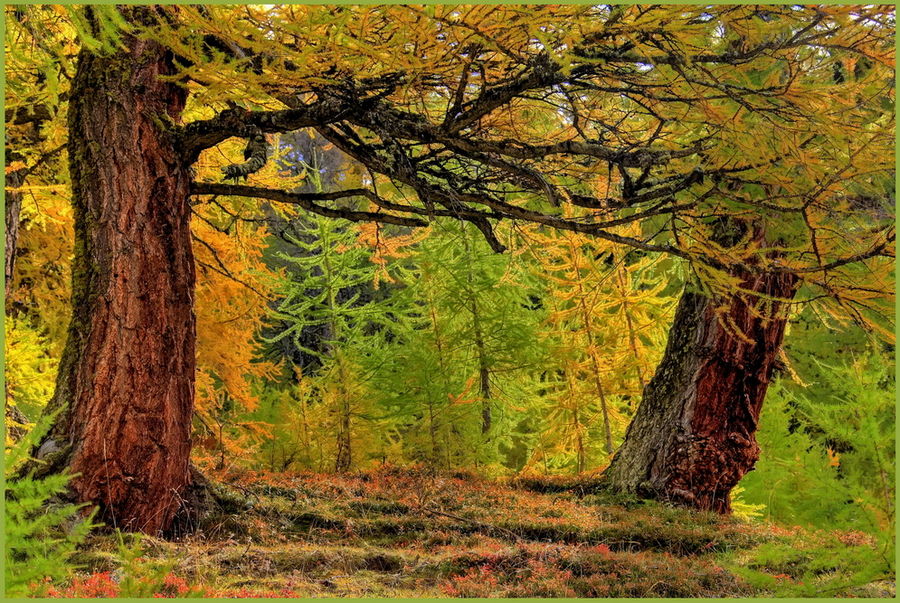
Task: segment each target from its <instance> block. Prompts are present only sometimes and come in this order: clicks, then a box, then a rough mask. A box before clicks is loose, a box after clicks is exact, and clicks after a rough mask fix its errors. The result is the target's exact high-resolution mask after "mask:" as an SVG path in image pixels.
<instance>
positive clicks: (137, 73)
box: [37, 7, 195, 533]
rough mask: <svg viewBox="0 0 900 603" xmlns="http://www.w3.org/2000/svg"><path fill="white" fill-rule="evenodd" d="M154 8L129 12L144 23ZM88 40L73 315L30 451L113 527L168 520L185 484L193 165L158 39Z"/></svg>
mask: <svg viewBox="0 0 900 603" xmlns="http://www.w3.org/2000/svg"><path fill="white" fill-rule="evenodd" d="M152 10H153V9H152V8H150V7H132V8H128V9H123V13H124V14H125V15H126V17H129V18H132V19H141V18H144V17H146V16H148V15H149V14H150V12H151V11H152ZM126 45H127V50H123V51H117V52H116V53H114V54H112V55H106V56H100V55H97V54H93V53H92V52H89V51H87V50H82V51H81V53H80V55H79V56H78V69H77V73H76V75H75V79H74V81H73V84H72V94H71V98H70V105H69V161H70V171H71V179H72V193H73V195H72V199H73V204H74V209H75V258H74V264H73V300H72V304H73V314H72V321H71V326H70V329H69V336H68V341H67V344H66V348H65V351H64V352H63V357H62V360H61V362H60V368H59V375H58V378H57V385H56V392H55V394H54V397H53V399H52V401H51V403H50V404H49V405H48V410H49V411H51V412H52V411H54V410H59V409H63V411H62V412H61V414H60V415H59V416H58V418H57V420H56V423H55V425H54V426H53V429H52V430H51V432H50V434H49V436H48V437H47V438H46V439H45V441H44V442H43V443H42V445H41V446H40V447H39V449H38V451H37V457H38V458H42V459H44V460H45V461H47V462H48V470H50V471H53V470H60V469H63V468H67V469H68V470H70V471H71V472H72V473H75V474H77V475H76V477H74V478H73V479H72V481H71V482H70V488H71V490H72V492H73V494H74V496H75V498H76V499H77V500H78V501H82V502H89V503H92V504H95V505H97V506H98V507H99V518H100V519H101V520H102V521H103V522H105V523H106V524H107V525H109V526H114V527H118V528H122V529H126V530H133V531H143V532H147V533H157V532H159V531H161V530H166V529H167V528H168V527H169V526H170V524H171V522H172V519H173V516H174V514H175V512H176V510H177V509H178V507H179V502H180V501H181V497H182V495H183V494H184V492H185V489H186V487H187V486H188V485H189V483H190V482H191V474H190V467H189V454H190V447H191V441H190V434H191V413H192V411H193V403H194V363H195V359H194V340H195V323H194V313H193V290H194V261H193V255H192V252H191V237H190V230H189V218H190V206H189V204H188V189H189V182H190V176H189V172H188V168H187V166H185V165H184V164H183V162H182V161H181V159H180V157H179V156H178V154H177V152H176V149H175V143H174V140H173V138H172V137H171V136H170V135H169V134H168V133H167V131H166V129H167V128H166V124H169V123H172V121H173V120H177V119H178V118H179V115H180V113H181V111H182V110H183V108H184V103H185V99H186V92H185V91H184V90H183V89H182V88H180V87H179V86H176V85H175V84H173V83H171V82H163V81H161V80H160V78H159V77H158V76H165V75H170V74H172V73H174V69H173V66H172V63H171V57H170V56H169V55H168V53H167V52H166V51H165V50H164V49H163V48H162V47H160V46H159V45H158V44H157V43H155V42H153V41H148V40H138V39H134V38H127V39H126Z"/></svg>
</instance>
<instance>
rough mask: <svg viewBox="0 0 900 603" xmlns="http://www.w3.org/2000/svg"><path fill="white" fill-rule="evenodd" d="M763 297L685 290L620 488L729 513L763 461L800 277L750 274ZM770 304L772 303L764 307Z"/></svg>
mask: <svg viewBox="0 0 900 603" xmlns="http://www.w3.org/2000/svg"><path fill="white" fill-rule="evenodd" d="M742 278H743V283H742V288H743V289H744V290H745V291H751V292H754V293H757V294H759V295H760V296H761V297H758V296H751V295H743V294H742V295H741V296H736V297H733V298H731V299H728V300H722V299H714V298H712V297H708V296H706V295H704V294H703V293H701V292H699V291H685V293H684V295H683V296H682V298H681V301H680V302H679V304H678V309H677V311H676V313H675V319H674V321H673V324H672V328H671V331H670V333H669V340H668V344H667V346H666V350H665V354H664V356H663V359H662V362H661V363H660V365H659V367H658V368H657V371H656V374H655V375H654V377H653V378H652V379H651V380H650V382H649V383H648V384H647V387H646V389H645V391H644V396H643V400H642V402H641V404H640V406H639V407H638V410H637V412H636V413H635V416H634V419H633V420H632V422H631V425H630V426H629V428H628V432H627V434H626V436H625V441H624V442H623V444H622V446H621V447H620V449H619V450H618V452H617V453H616V456H615V457H614V459H613V462H612V464H611V465H610V467H609V468H608V469H607V470H606V472H605V473H604V476H603V479H604V481H605V482H606V483H607V484H608V485H609V486H611V487H612V488H613V489H615V490H619V491H624V492H630V493H634V494H638V495H640V496H649V497H652V498H659V499H664V500H670V501H673V502H676V503H679V504H684V505H686V506H690V507H694V508H697V509H701V510H709V511H716V512H719V513H728V512H729V511H730V510H731V503H730V496H729V494H730V492H731V489H732V488H733V487H734V486H735V485H737V483H738V482H739V481H740V480H741V478H742V477H743V476H744V475H745V474H746V473H747V472H748V471H750V470H751V469H752V468H753V466H754V464H755V463H756V460H757V459H758V458H759V446H758V445H757V443H756V438H755V432H756V428H757V423H758V421H759V414H760V410H761V408H762V403H763V399H764V398H765V394H766V389H767V388H768V385H769V380H770V378H771V376H772V369H773V367H774V365H775V362H776V358H777V354H778V351H779V348H780V346H781V342H782V339H783V337H784V329H785V322H786V319H785V316H784V312H783V307H782V305H783V303H779V302H778V301H772V300H773V299H781V300H784V299H790V298H792V297H793V295H794V289H795V282H796V278H795V277H794V276H792V275H789V274H780V273H779V274H773V273H760V274H753V275H750V274H743V275H742ZM762 300H767V301H762Z"/></svg>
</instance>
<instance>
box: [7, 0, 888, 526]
mask: <svg viewBox="0 0 900 603" xmlns="http://www.w3.org/2000/svg"><path fill="white" fill-rule="evenodd" d="M7 15H8V21H9V22H11V23H12V21H11V20H10V17H9V15H10V13H7ZM71 15H72V16H71V17H70V18H71V21H72V23H73V24H74V25H73V26H74V29H76V30H77V31H78V33H79V34H80V35H79V39H80V41H81V47H80V50H79V52H78V56H77V59H76V62H77V68H76V70H75V74H74V78H73V80H72V82H71V89H70V91H69V97H68V111H67V119H68V147H67V151H68V159H69V166H70V175H71V186H72V203H73V206H74V210H75V264H74V275H73V318H72V322H71V326H70V332H69V340H68V344H67V346H66V350H65V352H64V354H63V358H62V362H61V366H60V370H59V377H58V382H57V390H56V393H55V395H54V398H53V401H52V403H51V404H50V405H49V407H50V408H51V409H58V408H61V407H64V408H65V409H66V410H65V412H63V413H62V414H61V415H60V419H59V420H58V422H57V424H56V427H55V428H54V430H53V432H52V433H51V435H50V437H49V438H48V439H47V440H46V441H45V442H44V443H43V444H42V445H41V447H40V449H39V450H38V451H37V456H38V457H40V458H43V459H44V460H45V461H52V462H50V463H48V464H49V466H50V467H52V468H56V469H61V468H63V467H67V468H69V469H71V470H72V471H74V472H77V473H79V475H78V477H76V478H75V479H74V480H73V481H72V489H73V491H74V494H75V496H76V498H77V499H79V500H83V501H91V502H93V503H95V504H97V505H98V506H99V507H100V516H101V517H102V518H104V519H106V520H107V521H108V522H109V523H111V524H112V523H114V522H115V523H116V525H118V526H120V527H126V528H129V529H136V530H143V531H148V532H156V531H158V530H163V529H166V528H168V527H169V526H170V525H171V523H172V520H173V517H174V515H175V513H176V510H177V509H178V507H179V505H180V504H181V501H182V499H183V498H185V496H186V492H187V489H188V487H189V485H190V483H191V479H192V478H191V472H190V467H189V452H190V418H191V412H192V410H193V404H194V400H193V396H194V387H193V380H194V371H195V349H194V346H195V342H194V333H195V318H194V313H193V300H194V282H195V272H194V270H195V269H194V257H193V252H192V239H191V226H190V216H191V211H190V208H191V203H192V202H194V201H196V200H204V199H209V198H211V197H210V196H232V197H246V198H253V199H263V200H267V201H269V202H273V203H285V204H292V205H295V206H297V207H299V208H302V209H304V210H306V211H310V212H313V213H318V214H321V215H323V216H327V217H334V218H343V219H347V220H355V221H375V222H384V223H391V224H397V225H403V226H410V227H414V226H424V225H426V224H427V223H429V222H430V221H433V220H435V219H440V218H451V219H459V220H464V221H468V222H471V223H472V224H474V225H475V226H476V227H477V228H478V229H479V231H480V232H481V233H482V234H483V235H484V236H485V237H486V239H487V240H488V242H489V243H490V244H491V246H492V247H493V248H494V249H495V250H496V251H502V250H503V249H504V248H505V246H504V244H503V243H502V242H501V240H500V237H499V236H498V235H497V232H501V233H502V231H499V230H497V229H496V226H497V224H498V223H512V224H513V225H515V223H516V222H531V223H535V224H540V225H544V226H546V227H548V228H556V229H563V230H569V231H573V232H577V233H584V234H588V235H592V236H595V237H599V238H601V239H605V240H607V241H610V242H615V243H619V244H623V245H629V246H632V247H634V248H636V249H640V250H643V251H644V252H647V253H662V254H668V255H670V256H672V257H673V258H680V259H681V260H682V261H684V262H686V263H689V265H690V267H691V270H692V272H693V274H694V275H695V282H692V283H691V284H690V285H689V289H688V290H687V291H686V293H685V295H684V296H683V298H682V301H681V303H680V305H679V309H678V311H677V312H676V316H675V319H674V322H673V324H672V328H671V334H670V343H669V346H668V347H667V349H666V353H665V356H664V358H663V360H662V362H661V364H660V367H659V369H658V370H657V373H656V375H655V376H654V377H653V378H652V379H651V380H650V381H649V383H648V385H647V388H646V390H645V393H644V398H643V401H642V403H641V405H640V407H639V409H638V411H637V414H636V416H635V419H634V421H633V423H632V425H631V427H630V429H629V432H628V434H627V437H626V440H625V442H624V444H623V446H622V447H621V449H620V450H619V452H618V453H617V455H616V457H615V459H614V461H613V463H612V465H611V467H610V468H609V470H608V471H607V474H606V477H607V482H608V483H609V484H610V485H611V486H612V487H615V488H618V489H621V490H626V491H631V492H639V493H641V494H645V495H651V496H657V497H664V498H669V499H672V500H675V501H678V502H682V503H685V504H688V505H691V506H694V507H697V508H701V509H712V510H717V511H727V510H728V508H729V502H728V500H729V497H728V494H729V491H730V490H731V488H732V487H733V486H734V485H735V484H736V483H737V482H738V480H739V479H740V478H741V477H742V476H743V475H744V474H745V473H746V471H748V470H749V469H750V468H752V465H753V463H754V461H755V459H756V457H757V455H758V452H759V449H758V446H757V445H756V443H755V440H754V432H755V429H756V422H757V419H758V416H759V410H760V406H761V404H762V401H763V397H764V395H765V391H766V387H767V384H768V382H769V379H770V377H771V373H772V369H773V366H774V364H775V360H776V354H777V351H778V349H779V346H780V343H781V339H782V337H783V333H784V323H785V317H786V312H787V310H788V309H789V308H790V307H791V306H792V305H793V304H799V303H804V302H808V301H810V302H811V301H813V300H815V301H817V302H818V303H821V304H823V305H826V306H827V307H828V308H830V309H833V310H834V311H836V312H844V313H848V314H850V315H851V316H852V317H853V318H854V319H856V320H859V321H861V322H865V323H867V324H874V325H881V326H883V324H884V322H885V318H884V313H885V311H886V310H885V308H884V307H880V306H879V303H880V301H881V300H883V299H885V298H886V297H889V292H890V289H891V284H890V283H891V281H890V276H889V270H890V266H891V258H892V257H893V243H894V229H893V215H892V207H893V203H892V201H891V200H890V197H891V196H892V194H893V172H892V170H893V165H894V162H893V132H894V123H893V94H894V92H893V87H892V84H893V61H894V56H893V54H894V43H893V35H894V33H893V32H894V13H893V8H892V7H879V6H865V7H862V6H766V7H752V6H719V7H682V6H662V7H660V6H563V7H549V6H489V5H479V6H429V7H423V8H416V7H405V6H387V7H350V6H341V7H311V6H310V7H307V6H294V5H284V6H277V5H276V6H260V7H253V6H240V7H229V6H209V7H202V6H177V7H148V6H142V7H127V8H118V9H113V8H111V7H106V8H96V7H95V8H87V9H84V10H83V11H74V12H72V13H71ZM13 25H14V23H13ZM35 113H36V112H35ZM9 122H10V117H9V114H8V116H7V123H8V124H9ZM301 128H315V129H316V131H317V132H318V133H319V134H320V135H322V136H324V137H325V138H326V139H328V140H329V141H330V142H331V143H333V144H334V145H335V146H336V147H337V148H339V149H340V150H341V151H343V152H344V153H345V154H346V155H347V156H349V157H350V158H352V159H354V160H355V161H357V162H358V163H359V164H361V165H362V166H364V168H365V169H366V171H367V172H368V173H369V174H370V178H369V180H368V182H367V184H365V185H364V186H361V187H357V188H353V189H347V190H339V191H331V192H328V193H323V194H317V193H291V192H288V191H285V190H279V189H274V188H268V187H262V186H251V185H249V184H226V183H223V182H220V181H214V180H213V179H210V178H203V177H197V175H196V174H195V173H194V170H193V169H192V167H191V166H192V165H193V164H195V163H196V162H197V161H198V159H199V158H200V157H201V154H203V152H204V151H205V150H207V149H210V148H212V147H215V146H217V145H219V144H221V143H224V142H225V141H227V140H228V139H230V138H234V137H237V138H240V139H244V140H246V141H247V146H246V150H245V153H244V154H245V158H244V159H245V161H244V162H243V163H235V164H232V165H224V166H223V169H224V176H227V177H247V176H252V175H253V174H254V173H256V172H258V171H259V170H260V169H262V168H263V166H265V164H266V160H267V145H266V142H265V136H266V135H267V134H273V133H278V132H290V131H294V130H298V129H301ZM207 155H208V154H207ZM192 200H194V201H192ZM564 205H565V206H569V210H570V211H563V208H562V206H564ZM634 224H640V225H641V234H640V236H634V235H631V234H627V232H626V231H625V230H624V229H625V228H627V227H629V226H631V225H634Z"/></svg>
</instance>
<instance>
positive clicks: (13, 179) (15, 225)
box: [4, 153, 23, 313]
mask: <svg viewBox="0 0 900 603" xmlns="http://www.w3.org/2000/svg"><path fill="white" fill-rule="evenodd" d="M9 160H10V154H9V153H7V162H8V161H9ZM22 184H23V182H22V176H21V171H19V170H17V171H14V172H11V173H10V174H8V175H7V176H6V188H7V190H6V196H5V200H6V250H5V251H6V256H5V264H4V275H5V277H6V280H5V282H4V285H5V293H6V297H5V299H6V300H9V294H10V292H11V291H12V284H13V275H14V270H15V265H16V245H17V243H18V240H19V214H20V212H21V210H22V193H21V192H19V191H17V190H9V189H17V188H19V187H20V186H22ZM7 303H8V301H7ZM8 312H9V308H8V307H7V313H8Z"/></svg>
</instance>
